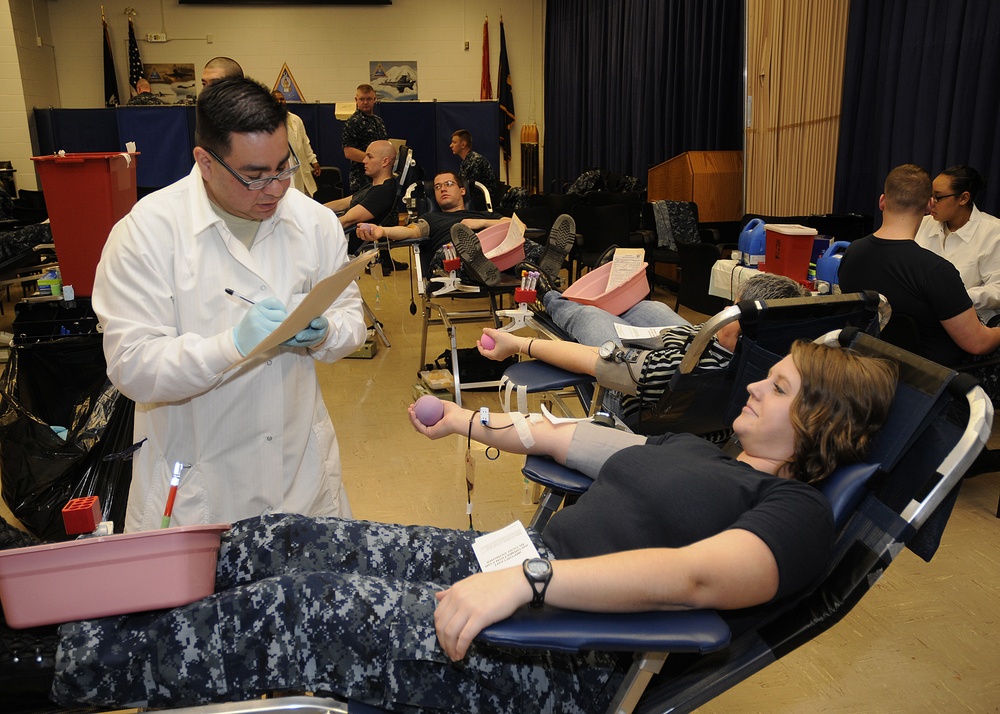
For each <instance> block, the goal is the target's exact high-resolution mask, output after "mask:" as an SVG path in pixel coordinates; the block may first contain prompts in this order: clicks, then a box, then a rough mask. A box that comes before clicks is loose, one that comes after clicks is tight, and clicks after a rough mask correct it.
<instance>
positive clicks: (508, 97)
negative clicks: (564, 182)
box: [497, 16, 514, 161]
mask: <svg viewBox="0 0 1000 714" xmlns="http://www.w3.org/2000/svg"><path fill="white" fill-rule="evenodd" d="M497 97H498V98H499V99H500V151H501V152H502V153H503V157H504V161H510V128H511V127H512V126H514V95H513V94H512V93H511V81H510V65H509V64H508V63H507V37H506V35H504V31H503V17H502V16H501V17H500V76H499V77H498V78H497Z"/></svg>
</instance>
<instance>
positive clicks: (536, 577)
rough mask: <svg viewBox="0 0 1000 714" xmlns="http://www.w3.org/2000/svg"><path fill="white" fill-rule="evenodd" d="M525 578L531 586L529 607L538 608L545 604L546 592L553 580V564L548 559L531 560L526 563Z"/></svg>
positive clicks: (524, 566)
mask: <svg viewBox="0 0 1000 714" xmlns="http://www.w3.org/2000/svg"><path fill="white" fill-rule="evenodd" d="M523 568H524V577H525V578H527V579H528V584H529V585H531V602H530V603H529V604H528V606H529V607H534V608H538V607H541V606H542V605H544V604H545V591H546V590H548V588H549V582H550V581H551V580H552V564H551V563H550V562H549V561H548V559H546V558H529V559H527V560H525V561H524V564H523Z"/></svg>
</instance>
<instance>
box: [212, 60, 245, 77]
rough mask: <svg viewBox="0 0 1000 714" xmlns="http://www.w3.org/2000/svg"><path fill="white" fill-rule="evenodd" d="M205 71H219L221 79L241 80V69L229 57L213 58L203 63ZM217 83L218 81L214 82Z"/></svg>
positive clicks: (238, 64)
mask: <svg viewBox="0 0 1000 714" xmlns="http://www.w3.org/2000/svg"><path fill="white" fill-rule="evenodd" d="M205 69H221V70H222V73H223V74H222V77H221V79H242V77H243V68H242V67H240V63H239V62H237V61H236V60H234V59H232V58H230V57H213V58H212V59H210V60H209V61H208V62H206V63H205ZM216 81H218V80H216Z"/></svg>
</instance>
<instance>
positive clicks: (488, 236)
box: [476, 222, 524, 270]
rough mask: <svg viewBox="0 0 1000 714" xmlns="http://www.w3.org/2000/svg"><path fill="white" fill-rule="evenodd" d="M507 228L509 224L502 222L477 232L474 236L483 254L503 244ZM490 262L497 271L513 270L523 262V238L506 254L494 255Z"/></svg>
mask: <svg viewBox="0 0 1000 714" xmlns="http://www.w3.org/2000/svg"><path fill="white" fill-rule="evenodd" d="M509 228H510V224H509V223H507V222H504V223H497V224H496V225H495V226H490V227H489V228H484V229H483V230H481V231H479V233H477V234H476V236H477V237H478V238H479V245H480V246H481V247H482V249H483V253H489V252H490V251H491V250H493V249H494V248H496V247H497V246H498V245H500V244H501V243H503V239H504V238H506V237H507V230H508V229H509ZM490 260H491V261H492V262H493V265H495V266H497V270H507V269H509V268H513V267H514V266H515V265H517V264H518V263H520V262H521V261H522V260H524V238H521V242H520V243H518V244H517V245H516V246H514V247H513V248H511V249H510V250H508V251H507V252H506V253H503V254H501V255H496V256H494V257H492V258H490Z"/></svg>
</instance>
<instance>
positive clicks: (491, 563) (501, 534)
mask: <svg viewBox="0 0 1000 714" xmlns="http://www.w3.org/2000/svg"><path fill="white" fill-rule="evenodd" d="M472 550H473V552H474V553H475V554H476V559H477V560H478V561H479V567H480V568H481V569H482V571H483V572H484V573H490V572H493V571H494V570H503V569H504V568H510V567H511V566H514V565H520V564H521V563H523V562H524V561H525V560H527V559H528V558H537V557H538V551H537V550H536V549H535V546H534V544H532V542H531V539H530V538H529V537H528V531H526V530H525V529H524V526H523V525H521V522H520V521H514V522H513V523H511V524H510V525H509V526H504V527H503V528H501V529H500V530H498V531H493V532H492V533H486V534H484V535H481V536H479V537H478V538H476V539H475V540H474V541H472Z"/></svg>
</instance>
